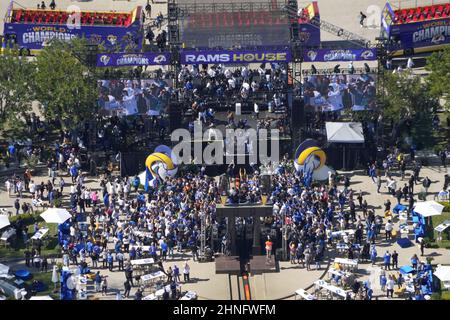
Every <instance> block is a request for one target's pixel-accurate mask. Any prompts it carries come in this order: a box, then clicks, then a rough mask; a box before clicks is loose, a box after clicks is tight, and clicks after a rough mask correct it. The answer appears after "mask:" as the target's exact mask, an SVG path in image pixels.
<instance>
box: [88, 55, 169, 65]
mask: <svg viewBox="0 0 450 320" xmlns="http://www.w3.org/2000/svg"><path fill="white" fill-rule="evenodd" d="M168 64H170V53H150V52H146V53H104V54H98V55H97V67H133V66H153V65H161V66H163V65H168Z"/></svg>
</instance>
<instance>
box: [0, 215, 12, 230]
mask: <svg viewBox="0 0 450 320" xmlns="http://www.w3.org/2000/svg"><path fill="white" fill-rule="evenodd" d="M9 225H10V223H9V218H8V216H5V215H3V214H2V215H0V229H2V228H4V227H7V226H9Z"/></svg>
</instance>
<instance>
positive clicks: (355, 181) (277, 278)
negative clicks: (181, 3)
mask: <svg viewBox="0 0 450 320" xmlns="http://www.w3.org/2000/svg"><path fill="white" fill-rule="evenodd" d="M16 2H17V3H18V4H20V5H21V6H23V7H26V8H35V7H36V5H37V4H38V3H40V2H41V1H36V0H17V1H16ZM49 2H50V1H48V0H47V1H46V4H47V5H48V3H49ZM197 2H202V0H199V1H197ZM207 2H208V3H210V2H211V0H210V1H207ZM217 2H224V1H217ZM146 3H147V0H92V1H74V0H56V5H57V9H67V10H69V11H71V10H75V9H74V8H75V7H74V6H77V7H79V8H80V9H81V10H95V11H100V10H102V11H117V12H130V11H131V10H133V8H135V7H136V6H138V5H140V6H143V7H145V5H146ZM306 3H307V2H305V4H306ZM385 3H386V0H359V1H352V0H341V1H336V0H319V1H318V4H319V8H320V17H321V19H322V20H323V21H326V22H329V23H331V24H334V25H336V26H339V27H341V28H343V29H345V30H348V31H351V32H353V33H356V34H358V35H359V36H361V37H364V38H366V39H367V40H370V41H371V42H374V41H375V40H376V38H377V37H379V35H380V15H381V10H382V9H383V7H384V5H385ZM392 3H393V5H394V6H397V7H399V6H401V7H413V6H419V5H428V4H431V3H432V1H431V0H430V1H428V0H417V1H393V2H392ZM8 4H9V1H7V0H2V1H1V3H0V16H5V13H6V10H7V6H8ZM301 4H302V2H299V5H301ZM360 12H364V13H365V14H366V15H367V20H366V25H365V26H364V27H361V26H360V19H359V17H358V16H359V13H360ZM159 13H162V14H163V16H164V17H165V18H166V17H167V4H166V3H163V2H159V1H158V2H157V3H154V4H152V14H151V18H152V19H154V18H156V16H157V15H158V14H159ZM147 18H149V17H147ZM163 28H167V20H166V21H165V23H163ZM3 31H4V30H3V24H0V34H2V33H3ZM337 40H342V39H340V38H338V37H337V36H335V35H332V34H330V33H327V32H325V31H322V32H321V41H322V42H332V41H337ZM368 64H369V66H370V68H375V67H377V66H378V61H376V60H374V61H370V62H368ZM311 65H312V64H311V63H304V64H302V69H303V70H309V69H310V68H311ZM335 65H336V63H333V62H330V63H325V62H323V63H321V62H318V63H315V66H316V67H317V68H318V69H332V68H333V67H334V66H335ZM354 66H355V67H356V68H363V67H364V62H363V61H355V63H354ZM251 67H254V66H251ZM346 67H347V63H344V62H343V63H342V64H341V69H345V68H346ZM415 72H417V71H415ZM269 78H270V76H269ZM255 91H256V90H255ZM34 103H36V104H37V102H36V101H35V102H34ZM255 104H256V103H255ZM249 105H250V102H249ZM252 105H253V102H252ZM33 107H36V106H34V105H33ZM35 111H37V107H36V108H35ZM195 111H196V112H197V110H195ZM204 112H205V113H206V111H204ZM180 115H181V113H180ZM199 115H200V113H199ZM261 116H262V117H263V118H264V117H265V116H266V113H265V112H261ZM290 116H291V114H288V117H290ZM205 117H206V116H205ZM212 117H213V119H214V115H213V116H212ZM155 118H156V117H155ZM242 118H245V117H241V116H236V120H240V119H242ZM214 120H216V121H217V120H220V122H221V125H220V129H221V130H222V129H225V125H224V124H225V123H227V122H226V121H227V119H226V118H225V116H224V115H223V114H222V115H221V116H220V117H219V116H217V117H216V118H215V119H214ZM327 121H328V120H327ZM205 122H206V120H205ZM257 123H258V121H257V120H256V119H254V118H252V119H250V120H249V123H248V125H249V127H256V126H257ZM258 124H259V123H258ZM105 128H106V126H105ZM298 130H300V129H298ZM94 135H95V134H94ZM149 137H150V135H149ZM149 139H150V138H149ZM392 145H394V142H392ZM295 147H296V146H295ZM447 148H448V146H447ZM105 149H106V147H105ZM360 150H363V149H360ZM109 151H110V150H109ZM152 151H153V150H148V152H149V154H150V153H151V152H152ZM359 152H363V151H359ZM55 154H56V152H55ZM69 154H70V152H69ZM292 160H293V159H290V161H292ZM433 160H436V159H433ZM438 163H439V161H438V160H436V161H430V164H429V165H426V166H423V167H422V169H421V171H420V178H422V179H423V178H424V177H428V178H429V179H430V180H431V182H432V183H431V186H430V188H429V190H428V195H427V199H426V200H436V196H437V194H438V192H439V191H441V190H442V188H443V185H444V180H445V178H444V175H446V174H449V173H450V169H449V167H448V166H447V167H443V166H440V165H438ZM447 163H448V161H447ZM24 170H25V167H24V166H22V167H14V165H13V167H12V168H10V169H8V170H4V171H0V209H2V210H3V211H7V212H11V213H12V215H13V216H14V215H15V209H14V202H15V201H16V200H17V198H18V195H15V194H12V195H9V194H8V193H7V192H6V190H5V183H4V182H5V180H6V179H7V178H10V177H11V176H12V175H13V174H15V173H17V174H18V175H19V176H22V174H23V172H24ZM311 172H312V171H311ZM46 173H47V168H46V167H45V163H40V164H39V165H38V170H37V174H36V175H34V176H33V177H32V180H34V184H35V185H36V186H38V185H40V184H41V182H43V183H47V181H49V179H51V178H49V177H48V176H47V175H46ZM337 173H338V174H339V175H344V176H347V177H349V178H350V188H351V190H353V191H354V196H355V198H356V195H357V194H359V193H360V192H361V193H362V194H363V197H364V199H365V200H366V201H367V203H368V208H369V209H372V210H374V212H375V215H378V216H381V217H384V215H385V212H384V203H385V201H386V200H387V199H389V200H390V201H391V203H392V207H394V206H395V205H396V204H397V199H396V197H394V196H392V195H391V194H389V193H388V190H387V187H386V184H387V181H386V177H384V175H382V187H381V193H378V192H377V185H376V183H375V182H373V181H372V179H371V178H370V177H369V176H368V175H367V172H366V170H355V171H339V172H337ZM57 174H58V178H59V177H64V180H65V183H66V185H65V190H64V192H63V198H62V199H63V202H62V205H61V207H63V208H69V207H70V205H71V204H70V197H71V195H70V190H71V186H72V185H75V184H72V183H71V177H70V176H69V174H68V173H67V172H65V171H64V172H63V171H58V173H57ZM118 175H119V173H118V172H113V176H118ZM311 175H312V173H311ZM411 175H412V171H411V170H407V171H406V176H405V177H404V179H402V178H401V176H400V172H399V171H394V172H393V174H392V176H393V177H394V179H395V180H396V182H397V187H400V188H403V186H404V185H405V184H407V183H408V179H409V178H410V176H411ZM236 176H237V175H236ZM293 176H295V174H293ZM58 178H57V179H58ZM56 181H58V180H56ZM217 181H219V180H218V178H217ZM186 184H187V183H186ZM55 186H56V185H55ZM84 186H85V187H86V188H87V189H90V190H93V191H95V190H97V191H98V193H99V194H101V193H102V187H101V186H100V178H99V177H98V176H96V177H92V176H88V177H87V181H85V183H84ZM202 187H203V186H202ZM271 187H272V186H271ZM337 187H338V189H339V190H343V189H344V184H343V183H342V182H340V183H339V184H338V186H337ZM199 189H200V187H199ZM286 189H287V188H286ZM183 190H184V189H183ZM227 191H228V190H227ZM422 191H423V187H422V183H421V182H420V183H419V184H417V185H416V186H415V189H414V199H415V200H417V199H418V195H419V193H421V192H422ZM230 193H231V192H230ZM217 194H218V193H217ZM136 196H137V194H136V193H134V192H132V193H131V196H130V198H132V199H135V198H136ZM195 196H196V197H197V194H196V195H195ZM261 196H262V193H261ZM344 197H345V196H344ZM230 198H231V196H230ZM167 199H169V198H167ZM167 199H165V200H167ZM158 200H159V199H158ZM197 200H198V199H197V198H196V199H195V201H197ZM167 201H168V202H170V201H173V200H167ZM183 201H184V199H183ZM186 201H187V200H186ZM23 202H27V203H30V204H31V202H32V196H31V194H30V193H29V192H24V194H23V197H21V198H20V203H21V204H22V203H23ZM100 202H101V203H102V199H101V198H100ZM192 202H194V201H192ZM324 202H325V204H326V206H327V205H328V203H327V201H324ZM355 202H356V201H355ZM102 204H103V203H102ZM402 204H406V205H407V202H406V201H405V200H402ZM190 205H192V204H190ZM202 205H203V203H202ZM302 205H303V204H302ZM75 207H76V205H75ZM345 209H346V210H347V209H348V204H347V203H346V204H345ZM183 210H184V209H183ZM195 210H197V208H196V209H195ZM336 210H337V209H336ZM105 211H106V210H105ZM149 211H150V210H149ZM181 211H182V210H181V209H180V212H181ZM86 212H90V208H87V209H86ZM173 212H175V210H174V211H173ZM308 212H310V211H308ZM183 213H184V212H183ZM336 213H337V212H336ZM145 214H147V212H145V210H144V215H145ZM151 214H154V212H151ZM151 214H149V215H151ZM176 214H180V215H181V213H178V212H177V213H176ZM277 214H278V212H277ZM174 215H175V213H174ZM357 216H359V217H360V218H361V219H362V220H363V221H364V222H366V221H365V218H364V217H363V213H362V210H361V208H360V207H359V206H357ZM158 218H159V216H158ZM282 219H283V218H282ZM149 220H150V218H149ZM155 220H156V218H155ZM387 220H388V219H387V218H383V223H386V222H387ZM196 222H197V221H196ZM334 222H335V221H334ZM393 223H394V230H399V225H400V223H401V222H400V221H399V219H398V218H397V217H394V218H393ZM408 223H409V225H410V229H413V228H412V222H411V221H409V222H408ZM354 225H356V224H354ZM164 228H165V227H164ZM275 228H276V227H274V229H275ZM327 228H328V226H327ZM324 229H325V227H324ZM322 231H323V230H322ZM399 236H400V235H398V237H399ZM407 236H408V238H409V239H410V240H411V241H412V242H413V244H414V245H413V246H410V247H408V248H402V247H400V246H399V245H398V244H397V242H396V239H391V240H385V238H384V229H383V230H382V231H381V233H380V234H379V235H378V236H377V239H376V241H375V246H376V248H377V251H378V260H377V261H376V264H375V265H372V263H371V262H361V261H359V264H358V268H357V270H354V276H355V277H356V279H357V280H358V281H361V282H365V281H368V282H369V283H370V287H371V288H372V289H373V299H377V300H378V299H380V300H386V299H388V298H386V292H385V291H383V290H382V288H381V285H380V280H379V279H380V275H381V273H382V270H383V255H384V254H385V252H386V251H389V252H390V253H392V252H393V251H394V250H395V251H397V252H398V255H399V256H398V265H399V266H404V265H408V266H409V265H410V264H411V257H412V256H413V255H415V254H416V255H418V256H419V258H420V261H423V262H426V259H427V258H432V259H433V260H432V264H433V265H438V264H445V265H449V264H450V250H449V249H444V248H426V249H425V254H424V255H423V256H421V252H420V247H419V246H418V244H417V243H416V242H415V241H414V233H413V232H412V231H410V232H409V234H408V235H407ZM110 238H111V239H110V241H109V243H108V244H107V249H108V250H111V251H112V250H115V248H116V247H115V245H116V244H115V243H114V242H113V239H112V237H110ZM195 240H198V239H196V238H195ZM71 241H72V240H71ZM315 241H316V239H314V241H312V243H314V242H315ZM364 241H365V240H364ZM124 255H125V261H127V260H128V259H129V254H128V253H125V254H124ZM336 257H344V254H343V253H342V254H340V253H338V252H337V250H336V249H335V248H332V247H331V246H328V245H327V246H326V249H325V254H324V257H323V259H322V260H321V263H320V264H321V265H320V268H318V269H316V268H315V265H314V263H313V264H312V267H311V268H312V269H311V270H306V268H304V267H303V266H301V265H300V264H292V263H291V262H290V261H279V262H278V270H277V272H274V273H263V274H261V275H254V274H250V277H249V282H250V293H251V298H252V300H293V299H295V291H296V290H298V289H305V290H307V291H308V292H309V293H313V292H314V283H315V281H317V280H319V279H323V280H327V281H328V280H329V275H328V270H329V268H330V267H332V264H333V261H334V259H335V258H336ZM87 261H88V262H89V263H90V259H87ZM55 262H57V263H62V259H57V260H56V261H55ZM186 262H187V263H188V264H189V265H190V271H191V272H190V278H191V280H190V281H189V282H184V281H181V282H180V283H181V290H182V291H193V292H195V293H196V294H197V296H198V299H199V300H237V299H239V295H240V294H241V293H242V282H240V281H242V279H240V278H237V277H236V276H232V277H229V276H228V275H224V274H216V265H215V263H214V262H199V261H194V260H193V257H192V253H191V250H189V249H188V250H184V251H182V252H179V251H177V250H175V254H174V257H173V258H172V259H170V258H169V259H168V260H167V261H164V262H163V267H164V270H167V269H168V268H169V266H170V267H171V268H173V267H174V266H175V265H176V266H178V267H179V268H180V270H183V266H184V264H185V263H186ZM0 263H3V264H7V265H8V266H10V267H11V268H12V269H13V270H18V269H27V268H28V267H27V266H26V265H25V260H24V259H22V258H15V259H8V258H6V257H2V256H1V255H0ZM98 265H99V266H101V262H99V263H98ZM71 266H72V267H75V266H74V265H73V264H71ZM89 268H90V269H91V270H92V271H94V272H97V271H100V272H101V275H102V276H108V291H107V294H106V295H105V294H101V293H99V292H96V291H95V289H94V285H93V284H92V285H91V284H89V285H88V287H87V290H88V296H89V299H90V300H115V299H116V298H117V295H116V294H117V293H123V291H124V282H125V281H126V278H125V273H124V272H123V271H118V269H117V263H116V262H115V267H114V270H113V271H109V270H108V269H107V268H104V269H103V268H94V267H92V266H91V265H89ZM29 269H30V270H32V271H33V272H34V271H35V270H33V268H29ZM51 270H52V266H51V267H49V271H48V272H51ZM36 272H38V271H36ZM397 273H398V270H392V271H388V274H397ZM137 290H138V286H133V287H132V289H131V292H130V296H129V298H127V299H129V300H132V299H134V297H135V294H136V291H137ZM152 290H153V288H149V287H147V288H146V291H145V292H144V296H146V295H149V294H150V293H152ZM153 291H154V290H153ZM238 293H239V294H238ZM394 298H395V299H399V298H398V297H394ZM124 299H125V298H124ZM242 300H243V297H242Z"/></svg>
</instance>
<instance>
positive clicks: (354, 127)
mask: <svg viewBox="0 0 450 320" xmlns="http://www.w3.org/2000/svg"><path fill="white" fill-rule="evenodd" d="M325 127H326V129H327V140H328V142H332V143H364V134H363V128H362V124H361V123H360V122H327V123H325Z"/></svg>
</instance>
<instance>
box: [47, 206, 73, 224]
mask: <svg viewBox="0 0 450 320" xmlns="http://www.w3.org/2000/svg"><path fill="white" fill-rule="evenodd" d="M41 217H42V219H44V220H45V222H47V223H58V224H61V223H64V222H66V221H67V220H69V219H70V218H71V217H72V215H71V214H70V213H69V211H67V210H66V209H60V208H49V209H47V210H45V211H44V212H43V213H42V214H41Z"/></svg>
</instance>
